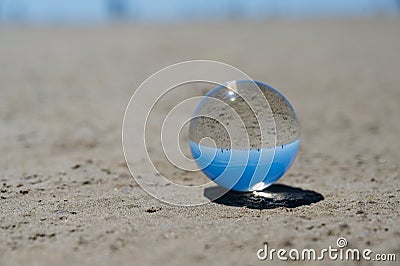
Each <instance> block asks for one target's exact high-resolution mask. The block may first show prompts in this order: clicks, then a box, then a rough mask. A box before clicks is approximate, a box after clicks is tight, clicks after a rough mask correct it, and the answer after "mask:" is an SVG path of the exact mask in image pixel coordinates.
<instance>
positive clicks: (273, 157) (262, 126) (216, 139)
mask: <svg viewBox="0 0 400 266" xmlns="http://www.w3.org/2000/svg"><path fill="white" fill-rule="evenodd" d="M299 144H300V128H299V124H298V121H297V118H296V114H295V112H294V110H293V108H292V106H291V105H290V103H289V101H288V100H287V99H286V98H285V97H284V96H283V95H282V94H281V93H280V92H279V91H277V90H276V89H274V88H272V87H271V86H269V85H267V84H264V83H261V82H258V81H252V80H241V81H231V82H227V83H226V84H223V85H220V86H217V87H216V88H214V89H212V90H211V91H209V92H208V93H207V94H206V95H205V96H204V98H203V99H202V100H201V101H200V103H199V105H198V106H197V108H196V110H195V112H194V115H193V118H192V120H191V122H190V128H189V145H190V149H191V153H192V156H193V158H194V159H195V161H196V163H197V165H198V166H199V167H200V169H201V170H202V171H203V173H204V174H205V175H206V176H207V177H208V178H210V179H211V180H213V181H214V182H216V183H217V184H218V185H220V186H222V187H225V188H228V189H231V190H236V191H256V190H263V189H265V188H266V187H268V186H270V185H271V184H273V183H274V182H276V181H277V180H278V179H279V178H280V177H281V176H282V175H283V174H284V173H285V172H286V171H287V170H288V169H289V168H290V166H291V165H292V163H293V162H294V160H295V157H296V155H297V152H298V149H299Z"/></svg>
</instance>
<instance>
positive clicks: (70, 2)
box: [0, 0, 400, 24]
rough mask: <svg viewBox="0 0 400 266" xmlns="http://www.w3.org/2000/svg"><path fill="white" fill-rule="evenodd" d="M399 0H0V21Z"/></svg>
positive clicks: (199, 16) (187, 17)
mask: <svg viewBox="0 0 400 266" xmlns="http://www.w3.org/2000/svg"><path fill="white" fill-rule="evenodd" d="M399 7H400V1H399V0H379V1H376V0H350V1H347V0H337V1H319V0H303V1H296V0H252V1H246V0H193V1H185V0H169V1H164V0H85V1H80V0H0V21H1V22H3V23H32V24H43V23H88V22H90V23H96V22H102V23H104V22H109V21H114V20H125V21H136V22H146V23H147V22H166V21H168V22H181V21H193V20H200V21H201V20H213V21H218V20H238V19H252V20H253V19H265V18H304V17H337V16H341V17H343V16H369V15H388V14H389V15H391V14H395V13H397V12H398V9H399Z"/></svg>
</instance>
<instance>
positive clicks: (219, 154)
mask: <svg viewBox="0 0 400 266" xmlns="http://www.w3.org/2000/svg"><path fill="white" fill-rule="evenodd" d="M299 146H300V139H297V140H295V141H293V142H291V143H288V144H285V145H282V146H277V147H276V148H275V149H273V148H264V149H248V150H242V149H221V148H214V147H209V146H204V145H200V144H198V143H195V142H193V141H190V149H191V152H192V156H193V158H194V159H195V160H196V163H197V165H198V166H199V167H200V168H201V169H202V171H203V173H204V174H205V175H206V176H207V177H208V178H210V179H211V180H213V181H214V182H216V183H217V184H218V185H220V186H223V187H225V188H227V189H231V190H236V191H246V192H248V191H256V190H263V189H265V188H266V187H268V186H270V185H271V184H273V183H274V182H276V181H277V180H278V179H279V178H280V177H282V176H283V174H285V172H286V171H287V170H288V169H289V168H290V166H291V165H292V164H293V162H294V160H295V158H296V155H297V152H298V150H299Z"/></svg>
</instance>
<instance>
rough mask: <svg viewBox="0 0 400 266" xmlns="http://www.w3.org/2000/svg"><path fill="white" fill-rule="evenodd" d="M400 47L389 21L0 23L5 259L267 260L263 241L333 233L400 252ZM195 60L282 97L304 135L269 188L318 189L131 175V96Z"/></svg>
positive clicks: (0, 257) (322, 243)
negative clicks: (160, 188)
mask: <svg viewBox="0 0 400 266" xmlns="http://www.w3.org/2000/svg"><path fill="white" fill-rule="evenodd" d="M399 47H400V19H399V18H374V19H358V20H344V21H331V20H326V21H267V22H257V23H239V22H232V23H225V24H218V25H213V24H205V25H164V26H155V25H152V26H151V25H148V26H145V25H142V26H135V25H133V26H118V25H115V26H107V27H86V28H70V27H54V28H52V27H48V28H28V27H17V28H12V27H2V28H0V70H1V71H0V129H1V130H0V149H1V155H0V181H1V183H0V189H1V192H0V196H1V198H0V264H1V265H78V264H82V265H111V264H113V265H157V264H162V265H192V264H193V265H262V264H266V263H267V261H259V260H258V259H257V256H256V252H257V250H258V249H260V248H262V247H263V243H264V241H267V242H268V244H269V245H270V248H276V249H279V248H285V249H290V248H297V249H302V248H315V249H322V248H327V247H328V246H329V245H332V246H333V247H335V245H336V239H337V238H338V237H346V239H347V241H348V243H349V247H352V248H359V249H364V248H370V249H372V250H373V251H374V252H375V253H395V254H397V260H400V254H399V252H400V248H399V247H400V223H399V205H400V204H399V201H400V198H399V194H400V193H399V192H400V178H399V161H400V152H399V150H400V142H399V139H398V138H399V136H400V123H399V122H400V119H399V116H400V104H399V102H400V75H399V70H400V52H399ZM189 59H213V60H218V61H222V62H225V63H228V64H231V65H233V66H236V67H238V68H240V69H241V70H243V71H245V72H247V73H248V74H250V75H251V76H252V77H253V78H255V79H258V80H261V81H264V82H268V83H270V84H271V85H273V86H275V87H277V88H279V89H280V90H281V91H282V92H283V93H284V94H285V95H286V97H287V98H288V99H289V100H290V101H291V103H292V104H293V106H294V108H295V109H296V111H297V115H298V117H299V120H300V124H301V130H302V144H301V149H300V153H299V155H298V158H297V160H296V162H295V164H294V165H293V167H292V168H291V170H290V171H289V173H287V174H286V176H284V177H283V178H282V179H281V180H280V182H281V184H285V185H286V186H287V187H284V186H277V187H275V188H274V189H275V190H277V193H278V194H277V197H280V196H282V195H285V193H286V194H290V193H291V191H294V192H296V191H300V190H296V188H301V189H303V190H311V191H310V193H314V195H319V194H317V193H320V194H321V195H322V196H323V198H324V199H323V200H320V199H319V200H316V201H318V202H315V203H312V204H311V205H307V204H308V203H311V202H312V201H310V202H307V197H306V198H305V201H304V200H303V201H302V198H301V197H302V196H301V195H302V194H301V193H300V198H299V199H298V201H295V203H296V202H297V203H296V204H295V206H297V207H296V208H287V207H285V206H286V205H285V204H280V203H282V202H280V203H279V200H277V201H276V202H278V204H275V203H274V202H272V203H271V202H270V204H258V203H257V202H256V201H254V199H253V201H252V200H251V199H249V200H248V201H246V199H245V198H241V199H238V198H237V195H231V197H230V198H229V197H228V198H224V199H223V200H220V201H218V202H214V203H209V204H207V205H204V206H200V207H176V206H171V205H168V204H164V203H162V202H160V201H158V200H156V199H154V198H152V197H150V196H149V195H147V194H146V193H145V192H144V191H143V190H142V189H141V188H140V187H139V186H138V185H137V184H136V183H135V181H134V180H133V179H132V178H131V176H130V174H129V171H128V170H127V167H126V165H125V163H124V157H123V153H122V148H121V123H122V118H123V112H124V109H125V107H126V104H127V102H128V100H129V97H130V96H131V94H132V93H133V91H134V90H135V88H137V87H138V86H139V84H140V83H141V82H142V81H143V80H144V79H145V78H147V77H148V76H149V75H150V74H152V73H153V72H155V71H157V70H159V69H161V68H162V67H165V66H167V65H169V64H172V63H176V62H179V61H183V60H189ZM143 156H144V155H143ZM160 156H161V155H160ZM150 174H152V173H149V175H150ZM153 174H154V173H153ZM173 174H175V177H177V178H178V179H179V178H183V176H182V173H180V172H179V171H178V172H175V173H173ZM190 178H202V177H201V176H199V175H195V176H194V177H193V176H192V177H187V176H185V178H183V179H184V180H186V181H187V180H189V181H190ZM192 181H193V180H192ZM193 182H194V181H193ZM282 187H283V194H282V193H281V194H279V193H280V192H279V190H280V189H282ZM306 194H307V193H306ZM235 197H236V198H235ZM249 202H250V203H251V204H249ZM264 203H265V202H264ZM292 207H294V206H292ZM305 263H307V262H296V263H295V264H298V265H301V264H305ZM325 263H326V264H332V263H333V262H332V261H329V260H326V261H325ZM341 263H347V264H354V263H355V262H341ZM358 264H360V263H358ZM361 264H367V265H368V264H372V262H365V261H363V262H361ZM385 264H387V265H389V264H390V263H388V262H386V263H385Z"/></svg>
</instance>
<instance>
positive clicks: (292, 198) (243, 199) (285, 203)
mask: <svg viewBox="0 0 400 266" xmlns="http://www.w3.org/2000/svg"><path fill="white" fill-rule="evenodd" d="M221 190H225V188H222V187H219V186H215V187H210V188H206V189H205V190H204V196H205V197H207V198H208V199H210V200H212V199H215V195H218V193H220V192H221ZM323 199H324V197H323V196H322V195H321V194H320V193H318V192H315V191H312V190H303V189H301V188H296V187H291V186H287V185H282V184H274V185H271V186H270V187H268V188H266V189H264V190H262V191H258V192H238V191H228V192H227V193H226V194H224V195H223V196H222V197H220V198H217V199H215V200H212V201H213V202H214V203H218V204H223V205H227V206H235V207H247V208H250V209H259V210H262V209H275V208H279V207H286V208H296V207H300V206H303V205H310V204H311V203H316V202H319V201H321V200H323Z"/></svg>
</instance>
